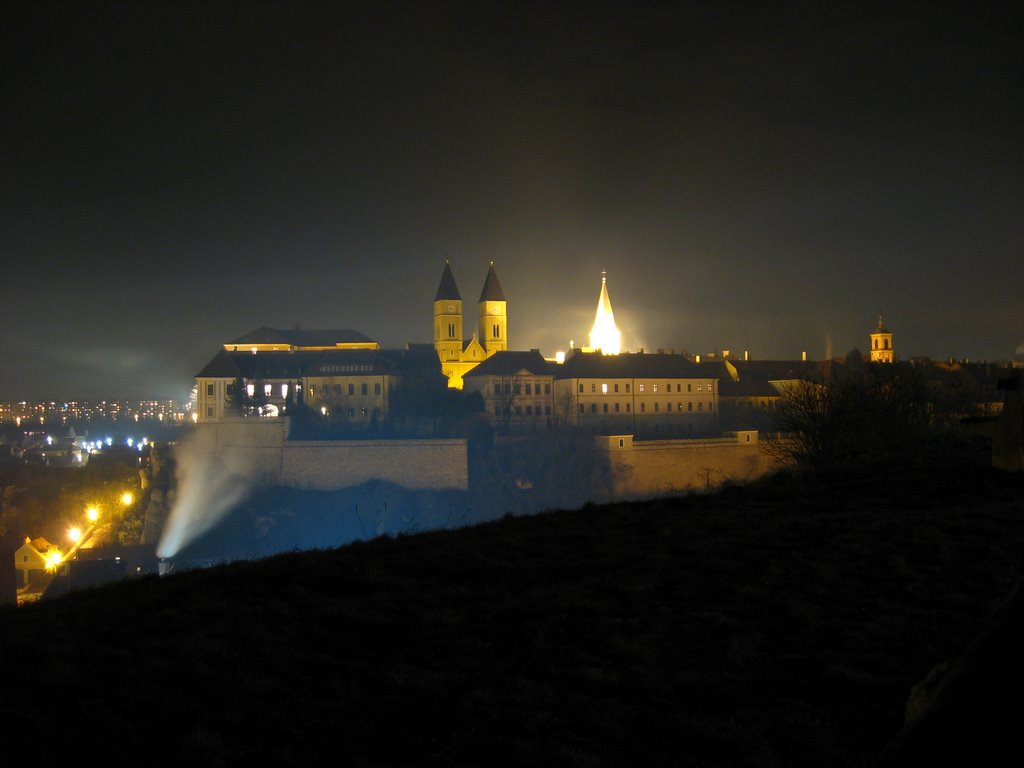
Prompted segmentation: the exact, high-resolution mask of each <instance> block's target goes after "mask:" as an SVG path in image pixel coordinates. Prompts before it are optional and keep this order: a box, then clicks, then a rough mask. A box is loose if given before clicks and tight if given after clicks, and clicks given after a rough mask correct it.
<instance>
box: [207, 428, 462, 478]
mask: <svg viewBox="0 0 1024 768" xmlns="http://www.w3.org/2000/svg"><path fill="white" fill-rule="evenodd" d="M287 433H288V426H287V421H286V420H285V419H221V420H217V421H211V422H205V423H201V424H198V425H197V427H196V431H195V435H194V438H193V439H194V442H192V443H191V444H190V446H189V449H194V450H195V451H196V452H197V453H198V454H204V453H209V454H210V455H217V454H222V453H227V452H230V453H231V454H232V455H233V456H234V457H244V460H245V463H246V464H247V465H248V466H249V467H250V468H251V470H252V471H253V472H254V478H255V479H256V480H257V481H258V482H260V483H262V484H266V485H282V486H286V487H290V488H302V489H310V490H338V489H341V488H349V487H352V486H356V485H360V484H361V483H365V482H367V481H369V480H380V481H384V482H390V483H394V484H395V485H398V486H400V487H402V488H407V489H410V490H425V489H426V490H445V489H458V490H465V489H467V488H468V487H469V461H468V454H467V448H466V441H465V440H440V439H429V440H301V441H300V440H288V439H286V436H287Z"/></svg>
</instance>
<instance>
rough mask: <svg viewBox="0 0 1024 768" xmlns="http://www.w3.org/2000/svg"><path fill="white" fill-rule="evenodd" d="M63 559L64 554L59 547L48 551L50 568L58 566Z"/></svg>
mask: <svg viewBox="0 0 1024 768" xmlns="http://www.w3.org/2000/svg"><path fill="white" fill-rule="evenodd" d="M63 560H64V555H62V554H61V553H60V550H58V549H51V550H50V551H49V552H47V553H46V567H47V568H48V569H53V568H56V567H57V566H58V565H60V564H61V562H62V561H63Z"/></svg>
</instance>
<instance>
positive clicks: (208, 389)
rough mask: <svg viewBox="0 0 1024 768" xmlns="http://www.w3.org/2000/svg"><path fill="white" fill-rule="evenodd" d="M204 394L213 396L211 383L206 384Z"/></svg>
mask: <svg viewBox="0 0 1024 768" xmlns="http://www.w3.org/2000/svg"><path fill="white" fill-rule="evenodd" d="M206 396H207V397H213V384H207V385H206Z"/></svg>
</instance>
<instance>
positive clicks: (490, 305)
mask: <svg viewBox="0 0 1024 768" xmlns="http://www.w3.org/2000/svg"><path fill="white" fill-rule="evenodd" d="M477 311H478V313H479V316H480V335H479V336H478V337H477V338H478V339H479V340H480V343H481V344H482V345H483V348H484V350H485V351H486V352H487V356H488V357H490V356H491V355H492V354H494V353H495V352H504V351H506V350H507V349H508V302H506V301H505V293H504V292H503V291H502V290H501V283H499V282H498V275H497V274H495V272H494V262H493V261H492V262H491V266H490V268H489V269H488V270H487V279H486V280H484V288H483V290H482V291H481V292H480V301H479V303H478V304H477Z"/></svg>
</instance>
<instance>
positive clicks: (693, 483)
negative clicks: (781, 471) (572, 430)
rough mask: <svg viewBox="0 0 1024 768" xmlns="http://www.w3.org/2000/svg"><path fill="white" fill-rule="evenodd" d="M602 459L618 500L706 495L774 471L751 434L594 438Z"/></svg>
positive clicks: (611, 436)
mask: <svg viewBox="0 0 1024 768" xmlns="http://www.w3.org/2000/svg"><path fill="white" fill-rule="evenodd" d="M596 439H597V441H598V445H599V447H600V448H601V449H602V450H606V451H608V454H609V456H608V458H609V462H610V464H611V468H612V473H613V476H614V494H615V495H616V497H618V498H623V499H630V498H644V497H651V496H663V495H666V494H672V493H686V492H692V491H708V490H713V489H714V488H717V487H718V486H720V485H722V484H723V483H725V482H739V483H742V482H747V481H749V480H753V479H754V478H757V477H760V476H761V475H764V474H767V473H768V472H770V471H772V470H774V469H776V468H777V466H778V465H777V463H776V461H775V460H774V459H773V458H772V457H771V456H769V455H768V454H767V453H766V452H764V451H763V450H762V449H761V446H760V444H759V442H758V433H757V432H756V431H743V432H737V433H736V434H735V435H734V436H729V437H723V438H713V439H703V440H643V441H640V440H634V439H633V436H632V435H609V436H603V437H599V438H596Z"/></svg>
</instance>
